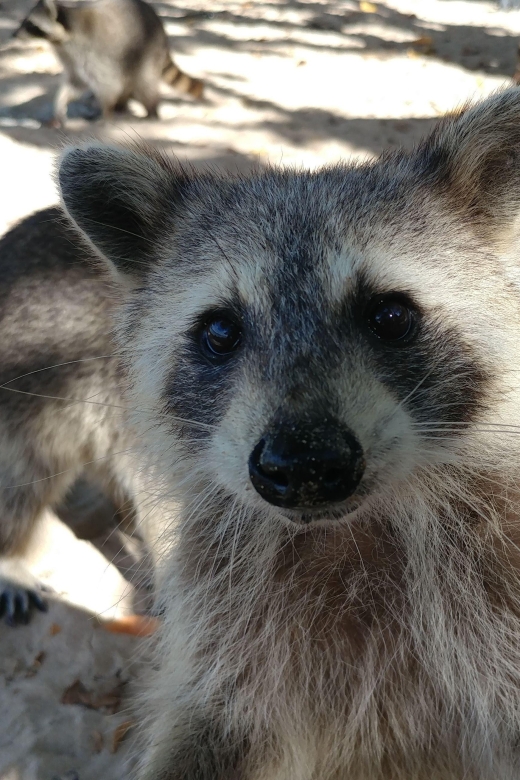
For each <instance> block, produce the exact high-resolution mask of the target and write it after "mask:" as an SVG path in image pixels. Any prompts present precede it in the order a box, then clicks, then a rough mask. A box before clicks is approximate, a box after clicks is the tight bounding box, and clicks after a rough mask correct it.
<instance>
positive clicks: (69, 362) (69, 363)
mask: <svg viewBox="0 0 520 780" xmlns="http://www.w3.org/2000/svg"><path fill="white" fill-rule="evenodd" d="M117 354H118V353H117V352H113V353H112V354H111V355H96V356H95V357H89V358H79V359H78V360H67V361H66V362H65V363H54V364H53V365H52V366H45V368H37V369H35V370H34V371H28V372H27V373H26V374H20V375H19V376H16V377H14V379H9V380H8V381H7V382H4V383H3V384H2V385H0V390H2V389H4V388H6V387H7V385H9V384H11V382H17V381H18V380H19V379H25V377H28V376H32V375H33V374H39V373H40V372H42V371H49V370H50V369H51V368H61V367H62V366H72V365H74V364H75V363H88V362H89V361H90V360H105V359H108V358H112V357H115V356H116V355H117ZM9 389H11V388H9Z"/></svg>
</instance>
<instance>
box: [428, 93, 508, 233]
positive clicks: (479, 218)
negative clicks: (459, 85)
mask: <svg viewBox="0 0 520 780" xmlns="http://www.w3.org/2000/svg"><path fill="white" fill-rule="evenodd" d="M417 159H418V161H419V168H420V171H419V173H420V176H421V177H422V178H423V179H424V180H426V181H429V182H430V183H433V184H434V185H437V187H438V188H439V189H440V191H441V192H442V194H443V195H444V196H445V197H446V198H447V199H448V200H449V208H450V210H451V211H452V212H455V213H458V214H459V215H460V216H461V217H462V218H463V219H464V220H465V221H468V220H470V222H471V224H472V226H473V227H474V228H475V229H476V230H477V231H479V233H480V234H481V235H483V237H485V238H486V239H487V240H490V241H492V242H496V241H502V240H503V239H505V238H507V236H508V235H510V230H511V229H512V228H513V224H514V221H515V218H516V217H517V216H518V214H519V212H520V90H519V89H518V88H513V89H508V90H506V91H504V92H501V93H498V94H495V95H493V96H492V97H490V98H489V99H488V100H485V101H483V102H482V103H479V104H477V105H475V106H468V107H464V108H463V109H462V110H461V111H460V112H458V114H455V115H451V116H450V117H447V118H446V119H444V120H443V121H441V122H440V124H439V126H438V127H437V129H436V130H435V131H434V132H433V133H432V135H431V136H430V137H429V138H428V139H427V140H426V141H425V142H424V143H423V144H422V145H421V147H420V148H419V150H418V158H417Z"/></svg>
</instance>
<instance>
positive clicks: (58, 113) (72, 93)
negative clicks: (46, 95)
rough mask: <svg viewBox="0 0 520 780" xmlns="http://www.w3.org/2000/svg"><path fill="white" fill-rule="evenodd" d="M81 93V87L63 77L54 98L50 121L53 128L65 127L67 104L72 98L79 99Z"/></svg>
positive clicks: (82, 89)
mask: <svg viewBox="0 0 520 780" xmlns="http://www.w3.org/2000/svg"><path fill="white" fill-rule="evenodd" d="M83 91H84V88H83V87H80V86H79V85H78V84H75V83H73V82H72V81H70V80H69V78H68V77H67V76H65V75H64V77H63V80H62V82H61V84H60V86H59V87H58V91H57V93H56V97H55V98H54V116H53V119H52V124H53V126H54V127H65V125H66V123H67V109H68V107H69V103H70V101H71V100H74V98H78V97H80V95H81V94H82V93H83Z"/></svg>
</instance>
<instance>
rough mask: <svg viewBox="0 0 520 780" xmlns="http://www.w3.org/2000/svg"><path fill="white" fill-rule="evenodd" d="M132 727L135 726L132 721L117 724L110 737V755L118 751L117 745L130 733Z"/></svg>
mask: <svg viewBox="0 0 520 780" xmlns="http://www.w3.org/2000/svg"><path fill="white" fill-rule="evenodd" d="M134 725H135V724H134V721H133V720H124V721H123V722H122V723H120V724H119V726H118V727H117V728H116V730H115V731H114V733H113V735H112V745H111V747H110V752H111V753H115V752H116V751H117V750H118V748H119V745H120V744H121V742H122V741H123V739H124V738H125V736H126V734H127V733H128V732H129V731H130V729H131V728H133V726H134Z"/></svg>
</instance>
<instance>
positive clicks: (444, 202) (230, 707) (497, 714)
mask: <svg viewBox="0 0 520 780" xmlns="http://www.w3.org/2000/svg"><path fill="white" fill-rule="evenodd" d="M519 151H520V93H519V92H518V91H517V90H511V91H506V92H503V93H500V94H497V95H495V96H493V97H491V98H490V99H489V100H487V101H485V102H483V103H481V104H478V105H476V106H473V107H472V106H468V107H466V108H465V109H464V110H463V111H462V112H460V113H458V114H457V115H454V116H451V117H448V118H447V119H445V120H444V121H443V122H441V123H440V125H439V127H438V128H437V129H436V130H435V132H434V133H433V134H432V135H431V136H430V137H429V138H427V139H426V140H425V141H424V142H423V143H422V144H421V145H420V146H419V147H418V148H417V149H416V150H415V151H414V152H412V153H410V154H405V153H397V154H393V155H385V156H384V157H382V158H381V159H380V160H376V161H375V162H373V163H367V164H365V165H362V166H359V167H355V166H347V165H338V166H336V167H332V168H325V169H323V170H321V171H316V172H312V173H305V172H301V171H291V170H278V169H270V170H268V171H265V172H261V173H257V174H255V175H251V176H249V177H239V176H237V177H235V178H233V177H231V178H224V177H219V176H217V175H214V174H204V175H201V176H197V175H195V174H192V173H191V172H190V173H189V174H188V173H187V172H186V171H184V170H183V169H182V168H180V167H178V166H177V165H176V164H174V163H172V162H171V161H169V160H167V159H165V158H163V157H161V156H160V155H159V154H158V153H157V152H154V151H151V150H147V149H145V148H141V149H137V148H133V149H117V148H110V147H100V146H95V145H94V146H93V145H87V146H83V147H76V148H72V149H69V150H67V151H65V153H64V155H63V156H62V160H61V164H60V171H59V180H60V184H61V192H62V197H63V203H64V207H65V209H66V211H67V213H68V215H69V217H70V218H71V219H72V221H73V222H74V223H75V225H76V226H77V227H78V229H79V231H80V232H81V234H82V235H83V237H84V238H85V240H86V241H88V243H89V245H90V246H91V247H94V249H95V250H96V251H97V252H98V253H99V255H100V257H102V258H103V260H104V262H105V263H106V264H107V266H108V267H109V268H110V270H111V273H112V275H113V278H114V279H115V280H116V283H120V284H121V285H122V288H123V290H124V297H125V303H124V304H123V305H122V307H121V309H120V313H119V320H118V321H119V340H120V344H121V348H122V350H123V353H124V361H125V365H126V366H127V368H128V375H129V377H130V380H129V386H128V398H129V399H130V401H131V402H132V403H131V405H132V406H134V407H135V408H136V409H141V410H151V411H150V412H147V413H145V412H140V414H139V415H137V416H136V419H135V420H134V424H135V425H136V426H137V427H138V428H139V427H140V430H141V431H142V436H141V437H140V439H141V440H142V441H143V446H144V454H143V457H144V458H147V459H148V462H150V463H152V462H153V463H154V464H156V465H157V472H158V473H160V474H161V478H162V479H163V480H164V482H163V483H161V484H162V485H163V489H164V491H165V494H167V495H168V497H174V498H175V500H176V501H177V502H178V503H179V506H180V514H179V520H178V523H177V525H176V526H175V529H174V531H173V532H172V544H171V550H170V552H169V555H168V558H167V561H166V562H165V571H164V576H163V592H162V599H163V602H164V603H165V605H166V609H165V620H164V630H163V635H162V641H161V644H160V647H159V649H158V661H157V669H158V670H157V671H156V672H155V673H154V674H152V675H151V678H150V680H149V681H148V687H147V691H146V694H145V705H144V710H145V713H147V715H145V720H146V723H147V732H146V733H147V739H148V742H147V745H148V749H147V751H146V752H145V759H144V760H143V762H142V767H141V770H140V774H139V778H140V780H152V778H153V780H157V779H158V778H161V779H162V780H181V778H182V780H229V778H236V779H237V780H238V779H240V780H294V779H295V778H298V780H318V779H319V780H345V778H347V777H348V778H349V780H366V779H367V778H370V779H371V780H462V778H471V779H472V780H497V778H498V779H499V780H513V778H516V777H518V776H519V774H520V759H519V753H518V744H519V734H520V641H519V639H520V582H519V578H518V566H519V563H520V560H519V555H518V543H519V541H520V539H519V535H520V528H519V518H518V496H517V492H518V487H517V486H518V477H519V474H518V471H519V469H520V466H519V464H520V457H519V455H520V452H519V449H520V439H519V438H518V435H516V430H517V428H516V427H515V426H518V425H519V424H520V388H519V383H518V373H515V372H517V362H518V361H517V359H516V356H517V353H518V343H519V336H520V333H518V328H519V326H518V323H519V322H520V318H519V316H518V315H519V304H520V292H519V288H518V281H517V279H518V271H517V266H518V261H519V259H520V258H519V257H518V250H517V249H516V246H518V244H517V243H515V239H516V236H515V230H516V227H515V225H516V220H517V216H518V195H517V193H518V188H519V186H520V181H519V179H520V166H519V165H518V164H517V162H516V161H517V159H518V153H519Z"/></svg>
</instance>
